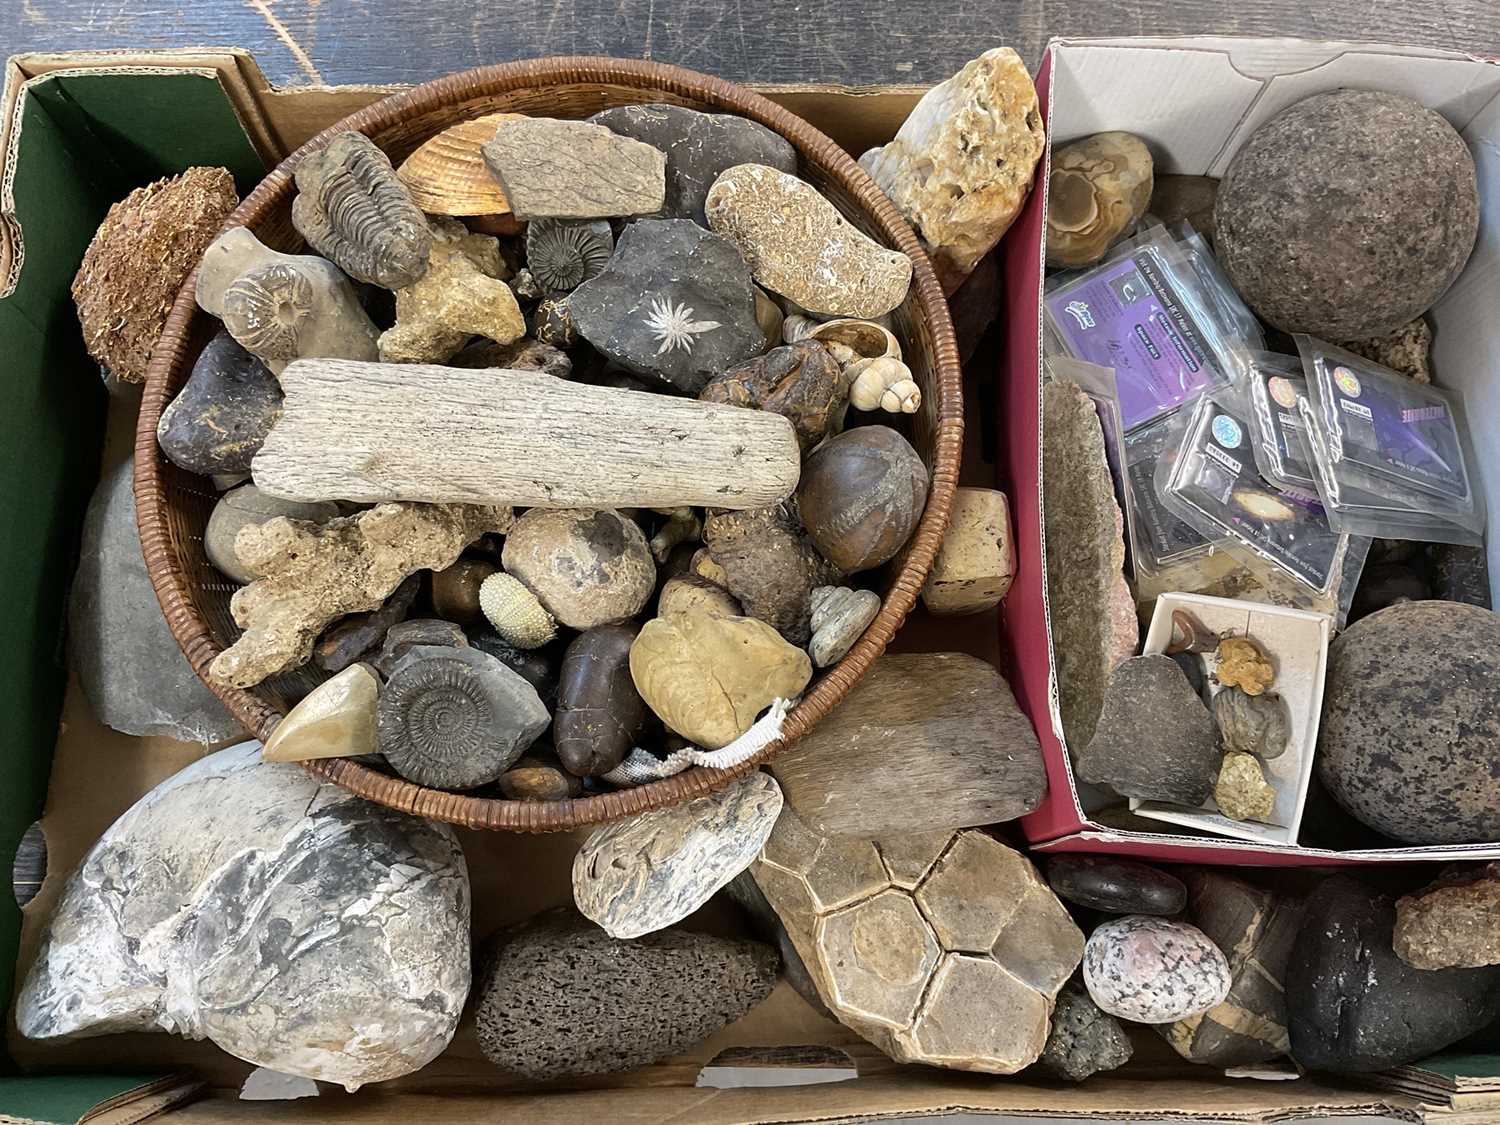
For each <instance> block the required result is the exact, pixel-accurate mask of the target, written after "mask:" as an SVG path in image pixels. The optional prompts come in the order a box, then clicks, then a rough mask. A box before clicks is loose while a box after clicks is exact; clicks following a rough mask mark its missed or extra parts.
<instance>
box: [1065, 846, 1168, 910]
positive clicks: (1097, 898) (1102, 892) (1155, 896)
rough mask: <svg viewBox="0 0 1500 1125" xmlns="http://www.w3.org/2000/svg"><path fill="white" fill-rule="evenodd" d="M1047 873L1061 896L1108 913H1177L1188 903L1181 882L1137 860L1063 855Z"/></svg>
mask: <svg viewBox="0 0 1500 1125" xmlns="http://www.w3.org/2000/svg"><path fill="white" fill-rule="evenodd" d="M1046 870H1047V882H1048V883H1049V884H1050V885H1051V887H1052V890H1053V891H1054V892H1056V893H1057V895H1058V896H1059V897H1061V898H1064V899H1066V900H1067V901H1068V902H1071V903H1073V904H1074V905H1075V906H1083V907H1087V908H1088V909H1090V910H1102V911H1103V912H1104V913H1106V914H1176V913H1177V912H1178V911H1179V910H1181V909H1182V908H1183V905H1184V904H1185V903H1186V902H1187V887H1185V886H1183V883H1182V880H1181V879H1179V878H1177V876H1175V875H1169V874H1167V873H1166V872H1165V871H1163V870H1161V869H1160V868H1157V867H1149V866H1147V865H1146V864H1144V863H1136V862H1135V861H1134V860H1129V859H1108V858H1105V857H1103V856H1090V855H1059V856H1054V857H1052V858H1051V859H1048V860H1047V864H1046Z"/></svg>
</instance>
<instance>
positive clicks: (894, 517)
mask: <svg viewBox="0 0 1500 1125" xmlns="http://www.w3.org/2000/svg"><path fill="white" fill-rule="evenodd" d="M927 483H928V477H927V466H926V465H924V464H923V463H922V458H921V457H920V456H919V455H918V454H917V451H916V450H915V449H913V448H912V447H911V443H910V442H908V441H907V440H906V439H905V438H904V437H902V436H901V435H900V434H899V433H897V432H896V431H895V430H893V429H891V428H890V427H889V426H860V427H859V428H858V429H853V430H845V431H844V432H843V433H841V434H839V435H838V436H837V437H833V438H830V439H829V440H828V441H826V442H824V443H823V444H822V445H820V446H819V447H818V448H817V449H815V450H813V452H812V454H811V455H810V456H809V457H808V458H807V460H806V461H805V462H804V463H803V466H802V479H801V481H800V482H799V483H798V485H797V505H798V508H799V510H800V511H801V514H802V522H803V524H804V525H805V526H806V527H807V533H808V535H809V536H811V537H812V541H813V543H815V544H816V545H817V548H818V551H819V552H820V553H821V554H822V555H823V557H824V558H825V559H827V560H828V561H829V562H831V563H832V564H833V565H834V566H836V567H837V568H838V569H839V570H840V571H842V572H844V573H845V574H851V573H853V572H855V571H859V570H869V569H870V568H872V567H877V566H879V565H880V564H881V563H884V562H889V561H890V560H891V559H893V558H895V556H896V554H897V552H899V551H900V550H901V548H902V547H904V546H906V541H907V540H908V539H910V538H911V536H912V533H913V532H915V531H916V529H917V524H918V523H919V522H920V521H921V519H922V511H923V509H924V508H926V506H927Z"/></svg>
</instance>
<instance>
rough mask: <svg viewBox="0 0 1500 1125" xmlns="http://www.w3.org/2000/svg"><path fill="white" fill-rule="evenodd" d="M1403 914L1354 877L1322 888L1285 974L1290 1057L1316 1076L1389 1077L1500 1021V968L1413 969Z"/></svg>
mask: <svg viewBox="0 0 1500 1125" xmlns="http://www.w3.org/2000/svg"><path fill="white" fill-rule="evenodd" d="M1395 924H1396V908H1395V904H1394V903H1393V902H1392V900H1391V899H1390V898H1389V897H1388V896H1385V895H1377V894H1375V893H1374V892H1373V891H1371V890H1369V889H1368V888H1367V887H1365V886H1364V885H1363V884H1361V883H1359V882H1358V881H1357V880H1355V879H1352V878H1350V877H1349V876H1347V875H1334V876H1332V877H1331V878H1328V879H1325V880H1324V881H1323V882H1322V883H1320V884H1319V885H1318V886H1317V888H1316V889H1315V890H1314V891H1313V893H1312V894H1311V895H1310V896H1309V898H1308V903H1307V913H1306V915H1305V916H1304V918H1303V921H1302V927H1301V929H1300V930H1299V931H1298V932H1297V939H1296V942H1295V943H1294V944H1293V946H1292V953H1291V959H1290V961H1289V963H1288V965H1287V972H1286V1000H1287V1006H1288V1015H1289V1020H1288V1025H1289V1030H1290V1033H1291V1048H1292V1057H1293V1058H1295V1059H1296V1060H1297V1061H1298V1062H1299V1063H1301V1064H1302V1065H1303V1066H1305V1067H1308V1068H1309V1069H1312V1070H1333V1071H1350V1072H1359V1071H1371V1070H1385V1069H1386V1068H1388V1067H1393V1066H1401V1065H1404V1064H1406V1063H1410V1062H1415V1061H1416V1060H1418V1059H1421V1058H1425V1057H1426V1056H1428V1055H1431V1054H1434V1053H1435V1052H1437V1051H1441V1050H1442V1049H1443V1048H1444V1047H1447V1046H1450V1045H1451V1044H1453V1043H1456V1042H1458V1041H1459V1040H1460V1039H1462V1038H1464V1037H1465V1036H1467V1035H1471V1034H1473V1033H1474V1032H1476V1031H1478V1030H1479V1029H1480V1028H1482V1027H1484V1026H1485V1025H1486V1024H1488V1023H1489V1022H1490V1021H1491V1020H1493V1019H1494V1018H1495V1017H1496V1016H1497V1015H1500V966H1490V967H1487V968H1483V969H1435V970H1432V969H1414V968H1412V967H1411V966H1410V965H1408V964H1407V963H1406V962H1405V961H1403V960H1401V958H1399V957H1397V956H1396V953H1395V951H1394V949H1393V948H1392V944H1391V943H1392V933H1393V931H1394V929H1395Z"/></svg>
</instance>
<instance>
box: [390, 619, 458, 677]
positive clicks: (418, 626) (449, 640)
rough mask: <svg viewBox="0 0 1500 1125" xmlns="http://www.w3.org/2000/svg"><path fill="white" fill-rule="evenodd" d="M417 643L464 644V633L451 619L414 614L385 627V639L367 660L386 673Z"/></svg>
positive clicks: (393, 669) (392, 669)
mask: <svg viewBox="0 0 1500 1125" xmlns="http://www.w3.org/2000/svg"><path fill="white" fill-rule="evenodd" d="M417 645H451V646H454V647H456V648H467V647H468V645H469V638H468V635H467V634H465V633H464V631H463V630H462V629H461V628H459V627H458V626H457V625H455V624H453V622H451V621H443V620H440V619H439V618H436V617H414V618H412V619H411V620H410V621H401V622H398V623H397V624H395V625H392V626H391V627H390V628H389V629H387V630H386V633H385V640H384V641H382V642H381V645H380V655H379V656H377V657H376V658H375V659H374V660H372V661H371V662H370V663H371V664H373V665H374V667H375V671H377V672H379V673H380V674H381V675H382V676H386V677H389V676H390V674H391V673H392V672H394V671H395V670H396V665H397V664H399V663H400V662H401V658H402V657H403V656H405V655H406V654H407V653H408V652H410V651H411V650H412V649H413V648H415V647H416V646H417Z"/></svg>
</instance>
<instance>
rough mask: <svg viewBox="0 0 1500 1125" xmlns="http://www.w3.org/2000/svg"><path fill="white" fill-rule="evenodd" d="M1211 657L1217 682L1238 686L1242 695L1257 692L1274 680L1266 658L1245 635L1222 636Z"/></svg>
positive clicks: (1259, 692) (1256, 645)
mask: <svg viewBox="0 0 1500 1125" xmlns="http://www.w3.org/2000/svg"><path fill="white" fill-rule="evenodd" d="M1214 658H1215V668H1214V676H1215V677H1216V678H1217V679H1218V681H1219V683H1221V684H1223V685H1224V686H1225V687H1239V688H1242V689H1244V692H1245V694H1246V695H1260V694H1261V693H1262V692H1263V691H1265V690H1266V688H1268V687H1270V686H1271V682H1272V681H1273V680H1275V679H1276V672H1275V669H1273V668H1272V667H1271V662H1270V660H1268V659H1267V658H1266V654H1265V653H1264V652H1262V651H1261V649H1260V646H1259V645H1258V644H1256V643H1255V642H1254V641H1252V640H1251V639H1250V638H1249V637H1225V638H1224V639H1223V640H1221V641H1220V642H1219V647H1218V649H1217V650H1216V651H1215V653H1214Z"/></svg>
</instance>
